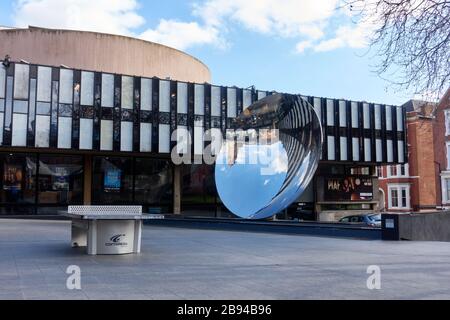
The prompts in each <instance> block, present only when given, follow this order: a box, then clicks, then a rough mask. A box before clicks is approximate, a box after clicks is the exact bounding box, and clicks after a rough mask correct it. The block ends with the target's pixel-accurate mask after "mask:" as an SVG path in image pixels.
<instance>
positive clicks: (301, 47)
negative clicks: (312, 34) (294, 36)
mask: <svg viewBox="0 0 450 320" xmlns="http://www.w3.org/2000/svg"><path fill="white" fill-rule="evenodd" d="M312 45H313V43H312V41H310V40H304V41H300V42H299V43H297V45H296V46H295V50H296V52H297V53H303V52H304V51H305V50H306V49H308V48H311V47H312Z"/></svg>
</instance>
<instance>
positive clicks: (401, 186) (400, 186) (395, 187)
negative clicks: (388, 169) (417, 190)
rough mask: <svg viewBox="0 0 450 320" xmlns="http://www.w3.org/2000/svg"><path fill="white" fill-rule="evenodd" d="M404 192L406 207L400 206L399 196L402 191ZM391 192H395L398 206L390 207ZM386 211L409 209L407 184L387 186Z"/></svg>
mask: <svg viewBox="0 0 450 320" xmlns="http://www.w3.org/2000/svg"><path fill="white" fill-rule="evenodd" d="M403 189H405V190H406V206H405V207H404V206H402V201H401V196H402V190H403ZM392 190H397V194H398V206H397V207H393V206H392ZM388 209H394V210H410V209H411V186H410V184H409V183H396V184H388Z"/></svg>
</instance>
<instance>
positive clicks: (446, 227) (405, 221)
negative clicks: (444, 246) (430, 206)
mask: <svg viewBox="0 0 450 320" xmlns="http://www.w3.org/2000/svg"><path fill="white" fill-rule="evenodd" d="M386 219H387V220H388V221H391V222H395V223H394V224H395V225H394V226H393V227H392V226H391V228H390V227H389V226H386V224H385V221H386ZM383 239H384V240H412V241H446V242H450V211H444V212H433V213H417V214H399V215H392V214H390V215H383Z"/></svg>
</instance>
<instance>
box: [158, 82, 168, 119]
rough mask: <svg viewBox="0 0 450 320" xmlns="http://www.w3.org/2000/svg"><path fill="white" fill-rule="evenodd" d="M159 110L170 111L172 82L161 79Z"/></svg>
mask: <svg viewBox="0 0 450 320" xmlns="http://www.w3.org/2000/svg"><path fill="white" fill-rule="evenodd" d="M159 111H160V112H170V82H169V81H164V80H160V81H159Z"/></svg>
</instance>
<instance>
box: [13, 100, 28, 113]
mask: <svg viewBox="0 0 450 320" xmlns="http://www.w3.org/2000/svg"><path fill="white" fill-rule="evenodd" d="M14 112H16V113H28V101H23V100H14Z"/></svg>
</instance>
